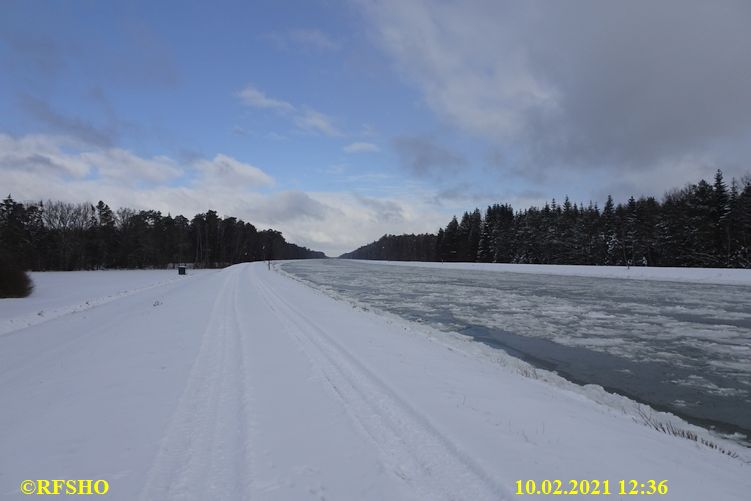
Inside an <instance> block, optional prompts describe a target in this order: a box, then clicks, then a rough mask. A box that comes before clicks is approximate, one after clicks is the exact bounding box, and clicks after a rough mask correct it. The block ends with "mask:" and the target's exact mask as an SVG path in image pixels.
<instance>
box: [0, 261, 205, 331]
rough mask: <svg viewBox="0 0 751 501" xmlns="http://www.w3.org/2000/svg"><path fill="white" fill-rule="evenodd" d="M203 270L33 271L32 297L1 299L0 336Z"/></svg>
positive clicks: (184, 277) (199, 272) (202, 271)
mask: <svg viewBox="0 0 751 501" xmlns="http://www.w3.org/2000/svg"><path fill="white" fill-rule="evenodd" d="M201 273H206V271H204V270H190V275H184V276H179V275H178V274H177V271H176V270H148V271H147V270H135V271H99V272H96V273H91V272H87V271H68V272H44V273H39V272H34V273H31V274H30V275H31V280H32V282H33V283H34V290H33V291H32V293H31V298H30V299H23V298H22V299H3V300H1V301H0V335H3V334H5V333H8V332H12V331H14V330H18V329H22V328H25V327H28V326H30V325H36V324H39V323H42V322H46V321H49V320H51V319H54V318H57V317H59V316H62V315H66V314H69V313H72V312H81V311H84V310H87V309H89V308H93V307H94V306H98V305H101V304H104V303H107V302H110V301H113V300H115V299H118V298H121V297H124V296H128V295H131V294H135V293H138V292H141V291H144V290H147V289H149V288H152V287H159V286H161V285H165V284H168V283H170V282H174V281H176V280H180V279H186V277H189V276H194V275H196V274H201Z"/></svg>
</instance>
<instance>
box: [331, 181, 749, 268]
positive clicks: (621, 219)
mask: <svg viewBox="0 0 751 501" xmlns="http://www.w3.org/2000/svg"><path fill="white" fill-rule="evenodd" d="M341 257H343V258H350V259H384V260H395V261H462V262H482V263H491V262H492V263H536V264H589V265H634V266H702V267H732V268H751V177H748V176H746V177H745V178H744V179H743V181H742V182H741V185H740V186H739V184H738V183H737V182H736V181H735V180H733V181H732V182H731V183H730V186H728V185H727V183H726V182H725V180H724V179H723V175H722V172H721V171H719V170H718V171H717V174H716V175H715V178H714V182H713V183H712V184H710V183H708V182H706V181H704V180H701V181H699V183H698V184H690V185H688V186H686V187H685V188H682V189H677V190H673V191H671V192H669V193H667V194H666V195H665V197H664V198H663V200H662V202H658V201H657V200H655V199H654V198H653V197H642V198H639V199H638V200H637V199H634V197H631V198H630V199H629V200H628V202H627V203H626V204H620V203H619V204H618V205H615V204H614V203H613V199H612V197H610V196H609V197H608V200H607V202H606V203H605V206H604V207H602V209H600V208H598V207H597V205H595V204H592V202H590V203H589V205H587V206H586V207H585V206H583V205H577V204H576V203H574V204H572V203H571V201H570V200H569V199H568V197H566V199H565V200H564V202H563V203H562V204H561V203H558V202H556V201H555V199H554V200H553V201H552V202H550V203H546V204H545V206H544V207H542V208H537V207H530V208H529V209H526V210H522V211H516V212H515V211H514V209H513V208H512V207H511V206H510V205H508V204H495V205H492V206H489V207H488V208H487V209H486V211H485V214H484V215H483V214H481V212H480V210H479V209H475V210H474V211H473V212H471V213H470V212H465V213H464V214H463V215H462V217H461V220H458V219H457V218H456V217H454V218H453V219H452V220H451V221H450V222H449V223H448V225H447V226H446V227H445V228H442V229H440V230H438V234H435V235H434V234H422V235H384V236H383V237H381V239H380V240H378V241H376V242H373V243H371V244H368V245H365V246H363V247H360V248H359V249H357V250H355V251H352V252H349V253H346V254H343V255H342V256H341Z"/></svg>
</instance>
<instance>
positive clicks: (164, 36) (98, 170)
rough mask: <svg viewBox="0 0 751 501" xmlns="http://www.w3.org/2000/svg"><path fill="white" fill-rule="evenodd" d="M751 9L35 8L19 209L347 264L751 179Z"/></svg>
mask: <svg viewBox="0 0 751 501" xmlns="http://www.w3.org/2000/svg"><path fill="white" fill-rule="evenodd" d="M749 26H751V3H749V2H747V1H731V0H718V1H715V2H705V1H693V0H661V1H659V2H654V1H651V0H649V1H647V0H632V1H629V2H602V1H598V0H572V1H568V2H545V1H537V0H524V1H522V0H517V1H503V0H477V1H470V0H468V1H463V2H457V1H449V0H431V1H428V0H297V1H282V0H268V1H267V0H262V1H250V0H249V1H238V2H224V1H212V2H190V1H179V2H177V1H174V2H168V1H160V2H152V1H128V2H95V1H66V2H58V1H48V2H45V1H37V0H33V1H23V0H22V1H13V0H3V6H2V16H0V189H1V190H2V191H3V196H5V194H6V193H9V194H12V196H13V198H14V199H16V200H20V201H34V200H47V199H53V200H66V201H71V202H83V201H88V202H92V203H96V202H97V201H99V200H103V201H104V202H106V203H108V204H109V205H110V206H111V207H113V208H118V207H132V208H136V209H156V210H160V211H162V212H163V213H164V214H167V213H170V214H172V215H176V214H183V215H185V216H187V217H189V218H190V217H192V216H193V215H194V214H196V213H199V212H205V211H206V210H208V209H214V210H216V211H217V212H218V213H219V214H220V215H223V216H236V217H239V218H242V219H244V220H245V221H249V222H251V223H253V224H254V225H256V226H257V227H258V228H269V227H271V228H274V229H278V230H281V231H282V232H283V234H284V235H285V237H286V238H287V240H288V241H291V242H294V243H297V244H299V245H304V246H307V247H310V248H312V249H316V250H322V251H324V252H326V253H327V254H328V255H330V256H336V255H339V254H341V253H343V252H346V251H350V250H353V249H354V248H356V247H358V246H360V245H364V244H366V243H369V242H371V241H373V240H376V239H377V238H379V237H380V236H381V235H383V234H385V233H391V234H399V233H420V232H435V231H436V230H437V229H438V228H439V227H441V226H445V224H446V223H447V222H448V220H449V219H450V218H451V216H452V215H454V214H459V215H461V213H462V212H463V211H466V210H472V209H474V208H475V207H479V208H481V209H484V207H486V206H487V205H488V204H492V203H510V204H512V206H513V207H514V208H515V209H523V208H526V207H529V206H530V205H540V204H542V203H544V202H545V201H546V200H550V199H552V198H556V199H558V200H562V199H563V198H564V197H565V196H569V197H570V198H571V200H572V201H573V202H582V203H585V204H586V203H589V201H593V202H595V203H598V204H599V205H600V206H602V205H603V203H604V200H605V199H606V197H607V195H608V194H612V195H613V197H614V198H615V199H616V201H625V200H626V199H627V198H628V197H629V196H631V195H634V196H637V197H638V196H641V195H644V196H656V197H658V198H660V197H662V196H663V195H664V194H665V192H666V191H668V190H670V189H673V188H680V187H682V186H684V185H685V184H687V183H689V182H697V181H698V180H699V179H701V178H705V179H710V178H711V177H712V176H713V174H714V172H715V171H716V170H717V169H718V168H719V169H722V170H723V172H724V173H725V176H726V178H728V179H729V178H731V177H736V178H742V177H743V176H744V175H748V174H749V173H751V162H750V160H751V141H750V140H749V139H751V57H749V54H751V29H748V27H749Z"/></svg>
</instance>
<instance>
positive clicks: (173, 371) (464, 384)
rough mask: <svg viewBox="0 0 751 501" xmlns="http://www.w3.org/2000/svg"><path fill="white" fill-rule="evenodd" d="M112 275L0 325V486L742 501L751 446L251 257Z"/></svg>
mask: <svg viewBox="0 0 751 501" xmlns="http://www.w3.org/2000/svg"><path fill="white" fill-rule="evenodd" d="M121 273H122V275H119V277H120V278H121V283H123V284H124V283H126V282H127V283H129V284H131V285H128V286H121V285H118V287H116V288H115V289H111V290H107V287H105V286H104V285H101V286H99V285H96V282H100V281H101V282H100V283H102V284H103V283H104V282H106V281H107V280H106V279H102V278H101V276H102V275H101V272H89V273H78V274H70V275H68V276H67V277H66V278H65V284H66V286H67V288H68V290H70V291H72V292H73V296H72V298H73V299H72V300H71V301H69V302H68V303H67V304H68V305H69V306H70V305H71V304H74V303H75V304H81V303H82V302H83V304H85V299H84V298H85V296H86V293H85V292H84V291H86V290H89V291H91V292H90V294H91V299H96V298H101V297H106V296H107V294H109V293H111V292H112V291H113V290H118V289H119V288H121V289H122V290H130V291H131V292H132V293H129V294H124V295H121V296H118V297H115V298H112V299H111V300H109V301H107V302H102V303H99V304H97V305H95V306H92V307H90V308H87V309H85V310H76V309H69V311H70V313H65V314H60V315H58V316H57V317H56V318H53V319H50V320H48V321H45V322H42V323H37V324H34V325H30V326H28V327H24V328H20V329H16V330H13V331H11V332H8V333H6V334H5V335H3V336H0V399H1V401H2V402H3V403H4V405H3V410H2V412H0V444H2V450H3V453H2V455H0V498H2V499H15V498H21V497H22V495H21V494H20V493H19V491H18V485H19V484H20V482H21V481H22V480H24V479H60V478H61V479H78V478H81V479H87V478H90V479H105V480H107V481H109V483H110V490H109V494H108V497H109V498H110V499H124V500H125V499H127V500H130V499H144V500H150V499H160V500H177V499H196V500H202V499H217V500H221V499H227V500H239V499H261V500H299V499H328V500H352V499H358V500H360V499H363V500H382V499H394V500H397V499H410V500H412V499H414V500H424V499H431V500H442V499H468V500H469V499H471V500H484V499H493V500H497V499H514V498H516V497H517V496H516V495H515V494H514V492H515V482H516V481H517V480H526V479H533V480H536V481H538V482H539V481H541V480H543V479H556V478H557V479H562V480H564V481H565V480H567V479H600V480H604V479H609V480H610V481H611V490H613V486H614V485H617V481H618V480H619V479H632V478H633V479H639V480H640V481H644V482H646V481H647V480H649V479H655V480H658V481H659V480H663V479H665V480H668V485H669V492H668V495H666V496H660V498H661V499H676V500H678V499H680V500H694V499H695V500H704V499H723V500H736V499H737V500H742V499H747V498H748V490H749V488H751V475H749V473H750V472H749V460H750V459H751V458H749V454H748V451H747V450H745V449H743V448H741V447H739V446H737V445H735V444H733V443H732V442H729V441H723V440H722V439H719V438H716V437H713V436H710V435H709V434H708V433H707V432H706V431H703V430H701V429H699V428H696V427H694V426H691V425H689V424H686V423H683V422H681V421H680V420H679V419H678V418H676V417H674V416H670V415H668V414H662V413H657V412H654V411H650V410H648V409H646V408H644V407H643V406H639V405H637V404H635V403H634V402H632V401H630V400H628V399H626V398H624V397H619V396H616V395H611V394H608V393H606V392H604V391H603V390H602V389H601V388H599V387H594V386H586V387H580V386H576V385H573V384H571V383H568V382H566V381H565V380H563V379H561V378H559V377H557V376H555V375H554V374H551V373H548V372H545V371H539V370H534V369H532V368H531V367H530V366H528V365H527V364H525V363H523V362H521V361H519V360H517V359H514V358H513V357H510V356H508V355H504V354H502V353H500V352H498V351H497V350H492V349H490V348H488V347H486V346H484V345H482V344H480V343H476V342H473V341H471V340H470V339H469V338H467V337H466V336H461V335H458V334H455V335H447V334H446V333H442V332H437V331H435V330H433V329H432V328H430V327H428V326H425V325H420V324H416V323H410V322H407V321H405V320H402V319H400V318H398V317H396V316H389V315H383V314H376V313H374V312H372V311H363V310H362V309H359V308H353V307H352V305H350V304H348V303H346V302H343V301H336V300H334V299H332V298H330V297H328V296H327V295H325V294H323V293H322V292H320V291H317V290H314V289H311V288H309V287H307V286H305V285H302V284H300V283H298V282H296V281H294V280H292V279H290V278H288V277H286V276H284V275H283V274H280V273H277V272H276V271H275V270H271V271H269V270H267V268H266V264H265V263H257V264H245V265H237V266H233V267H231V268H227V269H224V270H221V271H219V272H209V273H203V274H197V275H195V276H192V277H190V278H189V279H187V280H170V281H167V282H165V283H161V284H160V282H162V278H161V277H158V275H159V274H160V272H154V273H155V274H154V279H153V280H152V279H142V278H141V277H138V278H135V276H134V277H133V278H132V281H131V279H130V278H128V277H127V275H129V274H130V272H121ZM133 273H141V272H133ZM35 278H41V277H35ZM44 282H45V279H44V278H41V279H40V280H38V281H37V287H38V289H37V292H36V295H35V296H32V297H30V298H28V299H26V300H24V301H25V302H24V303H23V304H24V306H23V307H21V306H20V303H19V302H18V301H14V302H12V303H6V302H5V301H6V300H3V301H0V307H1V308H2V310H0V311H2V314H3V318H4V319H5V318H6V317H5V315H8V314H11V315H13V314H14V312H15V311H18V312H20V315H21V316H22V315H24V314H28V313H29V312H33V311H35V310H39V309H42V308H48V307H49V306H44V305H43V304H42V302H43V301H47V300H50V299H49V296H48V295H47V293H46V291H45V290H44V287H43V284H44ZM129 287H132V288H129ZM139 289H140V290H139ZM64 302H65V301H64V300H63V299H59V301H58V302H57V303H55V304H57V305H61V304H63V303H64ZM46 304H48V305H49V304H52V303H46ZM8 305H11V306H8ZM644 416H647V418H648V419H653V420H657V421H662V422H670V423H673V424H674V425H675V426H678V427H680V428H682V429H686V430H692V431H694V432H696V433H697V434H698V435H699V437H704V438H706V439H708V440H711V441H712V442H714V443H717V444H719V445H721V446H722V447H723V448H725V449H726V450H728V451H733V452H735V453H736V454H738V455H739V457H736V458H734V457H730V456H729V455H727V454H722V453H721V452H719V451H717V450H714V449H711V448H709V447H706V446H703V445H701V444H699V443H697V442H695V441H691V440H687V439H684V438H679V437H675V436H672V435H668V434H665V433H661V432H659V431H656V430H654V429H653V428H650V427H649V426H646V425H645V424H644V421H645V418H644ZM613 497H614V498H615V496H613Z"/></svg>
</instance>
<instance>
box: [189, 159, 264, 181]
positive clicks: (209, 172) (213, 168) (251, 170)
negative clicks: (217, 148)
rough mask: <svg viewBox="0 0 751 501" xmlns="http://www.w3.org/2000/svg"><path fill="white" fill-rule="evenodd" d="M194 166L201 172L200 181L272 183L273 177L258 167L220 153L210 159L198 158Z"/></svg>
mask: <svg viewBox="0 0 751 501" xmlns="http://www.w3.org/2000/svg"><path fill="white" fill-rule="evenodd" d="M196 167H197V168H198V170H199V171H200V172H201V174H202V182H209V183H211V184H215V185H231V186H236V187H241V188H260V187H264V186H272V185H273V184H274V179H273V178H272V177H271V176H269V175H268V174H266V173H265V172H263V171H262V170H261V169H259V168H258V167H254V166H252V165H249V164H245V163H242V162H240V161H238V160H235V159H234V158H232V157H229V156H227V155H223V154H221V153H220V154H218V155H216V156H215V157H214V158H213V159H212V160H199V161H198V162H197V163H196Z"/></svg>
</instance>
